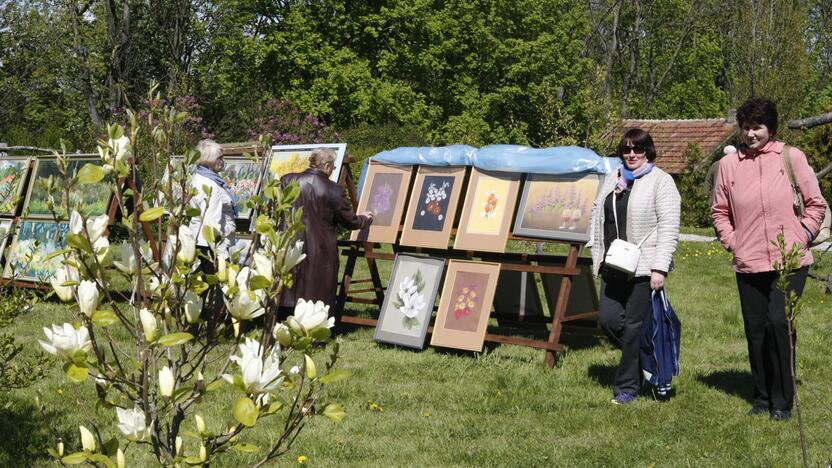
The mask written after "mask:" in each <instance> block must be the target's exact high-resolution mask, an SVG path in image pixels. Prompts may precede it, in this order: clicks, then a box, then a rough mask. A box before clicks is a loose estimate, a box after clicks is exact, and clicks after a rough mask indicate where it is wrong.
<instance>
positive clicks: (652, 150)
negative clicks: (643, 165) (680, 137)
mask: <svg viewBox="0 0 832 468" xmlns="http://www.w3.org/2000/svg"><path fill="white" fill-rule="evenodd" d="M627 142H629V143H630V144H631V145H633V146H643V147H644V152H645V153H646V154H647V160H648V161H650V162H653V161H654V160H655V159H656V145H655V144H653V137H651V136H650V134H649V133H647V132H645V131H644V130H642V129H640V128H631V129H629V130H627V131H626V132H625V133H624V136H623V137H621V142H620V143H618V148H616V149H615V154H616V155H618V157H619V158H620V159H621V160H622V161H623V160H624V155H623V154H622V153H621V147H622V146H624V144H625V143H627Z"/></svg>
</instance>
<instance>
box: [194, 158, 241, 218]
mask: <svg viewBox="0 0 832 468" xmlns="http://www.w3.org/2000/svg"><path fill="white" fill-rule="evenodd" d="M196 173H197V174H199V175H201V176H202V177H205V178H206V179H208V180H210V181H211V182H214V183H215V184H217V185H219V186H220V187H222V189H223V190H225V193H227V194H228V196H229V197H230V198H231V209H232V210H234V218H239V212H238V211H237V202H235V201H234V194H233V193H231V188H230V187H229V186H228V183H227V182H226V181H225V179H223V178H222V177H220V175H219V174H217V173H216V172H214V171H212V170H211V169H208V168H207V167H205V166H200V165H197V166H196Z"/></svg>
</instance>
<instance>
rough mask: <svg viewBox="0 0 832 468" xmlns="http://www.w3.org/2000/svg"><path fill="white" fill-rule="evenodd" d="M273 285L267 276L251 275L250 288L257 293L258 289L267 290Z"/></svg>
mask: <svg viewBox="0 0 832 468" xmlns="http://www.w3.org/2000/svg"><path fill="white" fill-rule="evenodd" d="M271 285H272V282H271V281H269V280H268V279H267V278H266V277H265V276H260V275H251V278H249V280H248V287H249V289H250V290H252V291H257V290H258V289H266V288H268V287H269V286H271Z"/></svg>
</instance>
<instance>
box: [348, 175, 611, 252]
mask: <svg viewBox="0 0 832 468" xmlns="http://www.w3.org/2000/svg"><path fill="white" fill-rule="evenodd" d="M412 170H413V169H412V166H390V165H385V164H378V163H371V164H370V166H369V169H368V171H367V175H366V177H365V181H364V187H363V189H362V191H361V198H360V200H359V202H358V211H359V212H361V211H373V212H374V213H375V216H374V218H373V223H372V224H371V225H370V226H369V227H367V228H365V229H363V230H361V231H354V232H353V233H352V237H351V239H352V240H357V241H367V242H386V243H395V242H396V238H397V235H398V231H399V227H400V221H401V219H402V214H403V213H404V206H405V202H406V200H407V198H408V195H410V202H409V203H408V206H407V212H406V215H405V218H404V220H405V221H404V228H403V229H402V236H401V239H400V240H399V243H400V244H401V245H408V246H414V247H433V248H440V249H445V248H447V247H448V242H449V241H450V237H451V231H452V229H453V227H455V224H456V226H457V231H456V238H455V240H454V248H455V249H459V250H478V251H492V252H503V251H504V250H505V244H506V241H507V240H508V232H509V228H510V225H511V221H512V215H513V214H514V208H515V206H516V205H517V206H518V209H517V216H516V219H515V222H514V230H513V232H514V234H515V235H518V236H527V237H535V238H544V239H555V240H563V241H568V242H586V241H587V240H588V238H589V235H588V231H589V218H590V216H591V213H592V204H593V202H594V201H595V196H596V194H597V193H598V190H600V188H601V182H602V176H600V175H597V174H577V175H572V174H568V175H541V174H529V175H528V176H527V178H526V182H525V184H524V186H523V192H522V195H521V196H520V201H519V205H518V203H517V198H518V192H519V187H520V174H516V173H514V174H508V173H492V172H486V171H482V170H480V169H477V168H473V169H472V170H471V176H470V178H469V181H468V190H467V192H466V194H465V198H464V204H463V206H462V210H461V211H462V212H461V215H460V216H459V222H458V223H455V222H456V219H455V217H456V214H457V206H458V203H459V201H460V197H461V194H462V186H463V181H464V179H465V173H466V168H465V167H433V166H419V168H418V170H417V173H416V179H415V181H414V182H413V185H412V191H411V185H410V180H411V174H412Z"/></svg>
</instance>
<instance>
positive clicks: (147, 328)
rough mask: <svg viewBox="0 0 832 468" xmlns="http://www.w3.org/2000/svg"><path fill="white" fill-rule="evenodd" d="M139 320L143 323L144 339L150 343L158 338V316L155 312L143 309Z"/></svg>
mask: <svg viewBox="0 0 832 468" xmlns="http://www.w3.org/2000/svg"><path fill="white" fill-rule="evenodd" d="M139 320H140V321H141V322H142V330H143V331H144V339H145V340H146V341H147V342H148V343H150V342H151V341H153V339H154V338H156V316H155V315H153V312H151V311H149V310H147V309H146V308H142V310H140V311H139Z"/></svg>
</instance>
